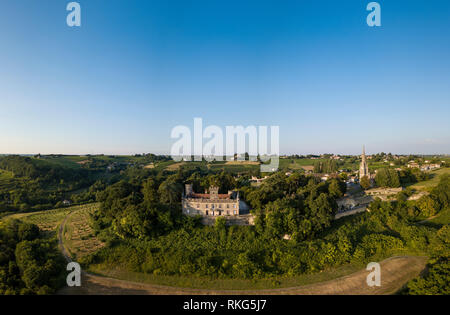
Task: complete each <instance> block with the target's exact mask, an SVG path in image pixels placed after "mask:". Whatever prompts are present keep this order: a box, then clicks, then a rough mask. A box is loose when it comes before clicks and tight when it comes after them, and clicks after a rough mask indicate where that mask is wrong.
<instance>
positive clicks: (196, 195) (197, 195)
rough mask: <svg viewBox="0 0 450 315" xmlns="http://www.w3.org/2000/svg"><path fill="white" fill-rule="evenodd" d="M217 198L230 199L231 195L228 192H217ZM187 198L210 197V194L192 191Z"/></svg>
mask: <svg viewBox="0 0 450 315" xmlns="http://www.w3.org/2000/svg"><path fill="white" fill-rule="evenodd" d="M218 197H219V199H231V196H230V195H228V194H218ZM189 198H194V199H211V195H210V194H196V193H192V194H191V195H190V196H189Z"/></svg>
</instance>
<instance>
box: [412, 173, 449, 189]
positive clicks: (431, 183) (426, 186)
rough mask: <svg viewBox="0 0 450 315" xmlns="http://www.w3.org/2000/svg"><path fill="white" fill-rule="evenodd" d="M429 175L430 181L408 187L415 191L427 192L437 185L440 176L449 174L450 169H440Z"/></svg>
mask: <svg viewBox="0 0 450 315" xmlns="http://www.w3.org/2000/svg"><path fill="white" fill-rule="evenodd" d="M430 174H431V176H432V178H431V179H430V180H427V181H424V182H419V183H416V184H414V185H411V186H410V187H411V188H414V189H417V190H428V189H430V188H432V187H434V186H436V185H437V184H438V183H439V180H440V176H442V175H444V174H450V168H441V169H439V170H436V171H432V172H430Z"/></svg>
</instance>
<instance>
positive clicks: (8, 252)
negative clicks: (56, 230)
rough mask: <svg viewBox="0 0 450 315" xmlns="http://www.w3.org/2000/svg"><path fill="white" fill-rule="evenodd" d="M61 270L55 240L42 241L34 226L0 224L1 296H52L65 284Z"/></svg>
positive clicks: (59, 256)
mask: <svg viewBox="0 0 450 315" xmlns="http://www.w3.org/2000/svg"><path fill="white" fill-rule="evenodd" d="M64 267H65V261H64V258H63V257H62V256H61V254H60V253H59V252H58V250H57V244H56V240H46V239H43V238H41V235H40V231H39V228H38V227H37V226H36V225H33V224H29V223H24V222H20V221H18V220H9V221H6V222H4V223H3V222H2V223H0V295H17V294H22V295H31V294H40V295H41V294H53V293H55V291H56V289H58V288H59V287H61V286H62V285H63V284H64V271H65V268H64Z"/></svg>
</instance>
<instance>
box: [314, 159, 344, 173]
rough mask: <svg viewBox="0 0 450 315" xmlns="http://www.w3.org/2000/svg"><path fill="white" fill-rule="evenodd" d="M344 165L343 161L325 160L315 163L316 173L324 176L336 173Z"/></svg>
mask: <svg viewBox="0 0 450 315" xmlns="http://www.w3.org/2000/svg"><path fill="white" fill-rule="evenodd" d="M343 164H344V162H342V161H337V160H325V161H319V162H315V163H314V173H317V174H323V173H336V172H337V171H338V170H339V167H341V166H342V165H343Z"/></svg>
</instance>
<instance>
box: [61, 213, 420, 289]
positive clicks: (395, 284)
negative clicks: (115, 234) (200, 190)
mask: <svg viewBox="0 0 450 315" xmlns="http://www.w3.org/2000/svg"><path fill="white" fill-rule="evenodd" d="M71 214H72V213H71ZM71 214H69V215H68V216H67V217H66V218H65V219H64V221H63V223H62V224H61V226H60V228H59V231H58V240H59V246H60V249H61V252H62V253H63V255H64V257H65V258H66V259H67V261H69V262H70V261H71V258H70V254H69V253H68V251H67V249H66V248H65V246H64V243H63V233H64V226H65V224H66V222H67V219H68V218H69V216H70V215H71ZM426 261H427V258H426V257H415V256H404V257H392V258H389V259H386V260H384V261H382V262H381V263H380V265H381V287H375V288H370V287H369V286H368V285H367V284H366V277H367V276H368V274H369V272H368V271H366V270H361V271H358V272H356V273H353V274H351V275H348V276H345V277H342V278H339V279H335V280H331V281H327V282H322V283H316V284H311V285H305V286H299V287H293V288H283V289H269V290H246V291H238V290H229V291H228V290H206V289H188V288H175V287H167V286H160V285H152V284H146V283H136V282H131V281H124V280H118V279H112V278H106V277H101V276H96V275H92V274H89V273H86V272H83V274H82V280H81V281H82V285H81V287H79V288H69V287H66V288H64V289H62V290H60V291H59V292H58V293H59V294H62V295H370V294H393V293H395V292H397V291H398V290H400V289H401V288H402V287H403V286H404V285H405V284H406V283H407V282H408V281H409V280H410V279H412V278H414V277H417V276H418V275H419V274H420V273H421V272H422V271H423V270H424V269H425V266H426Z"/></svg>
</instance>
